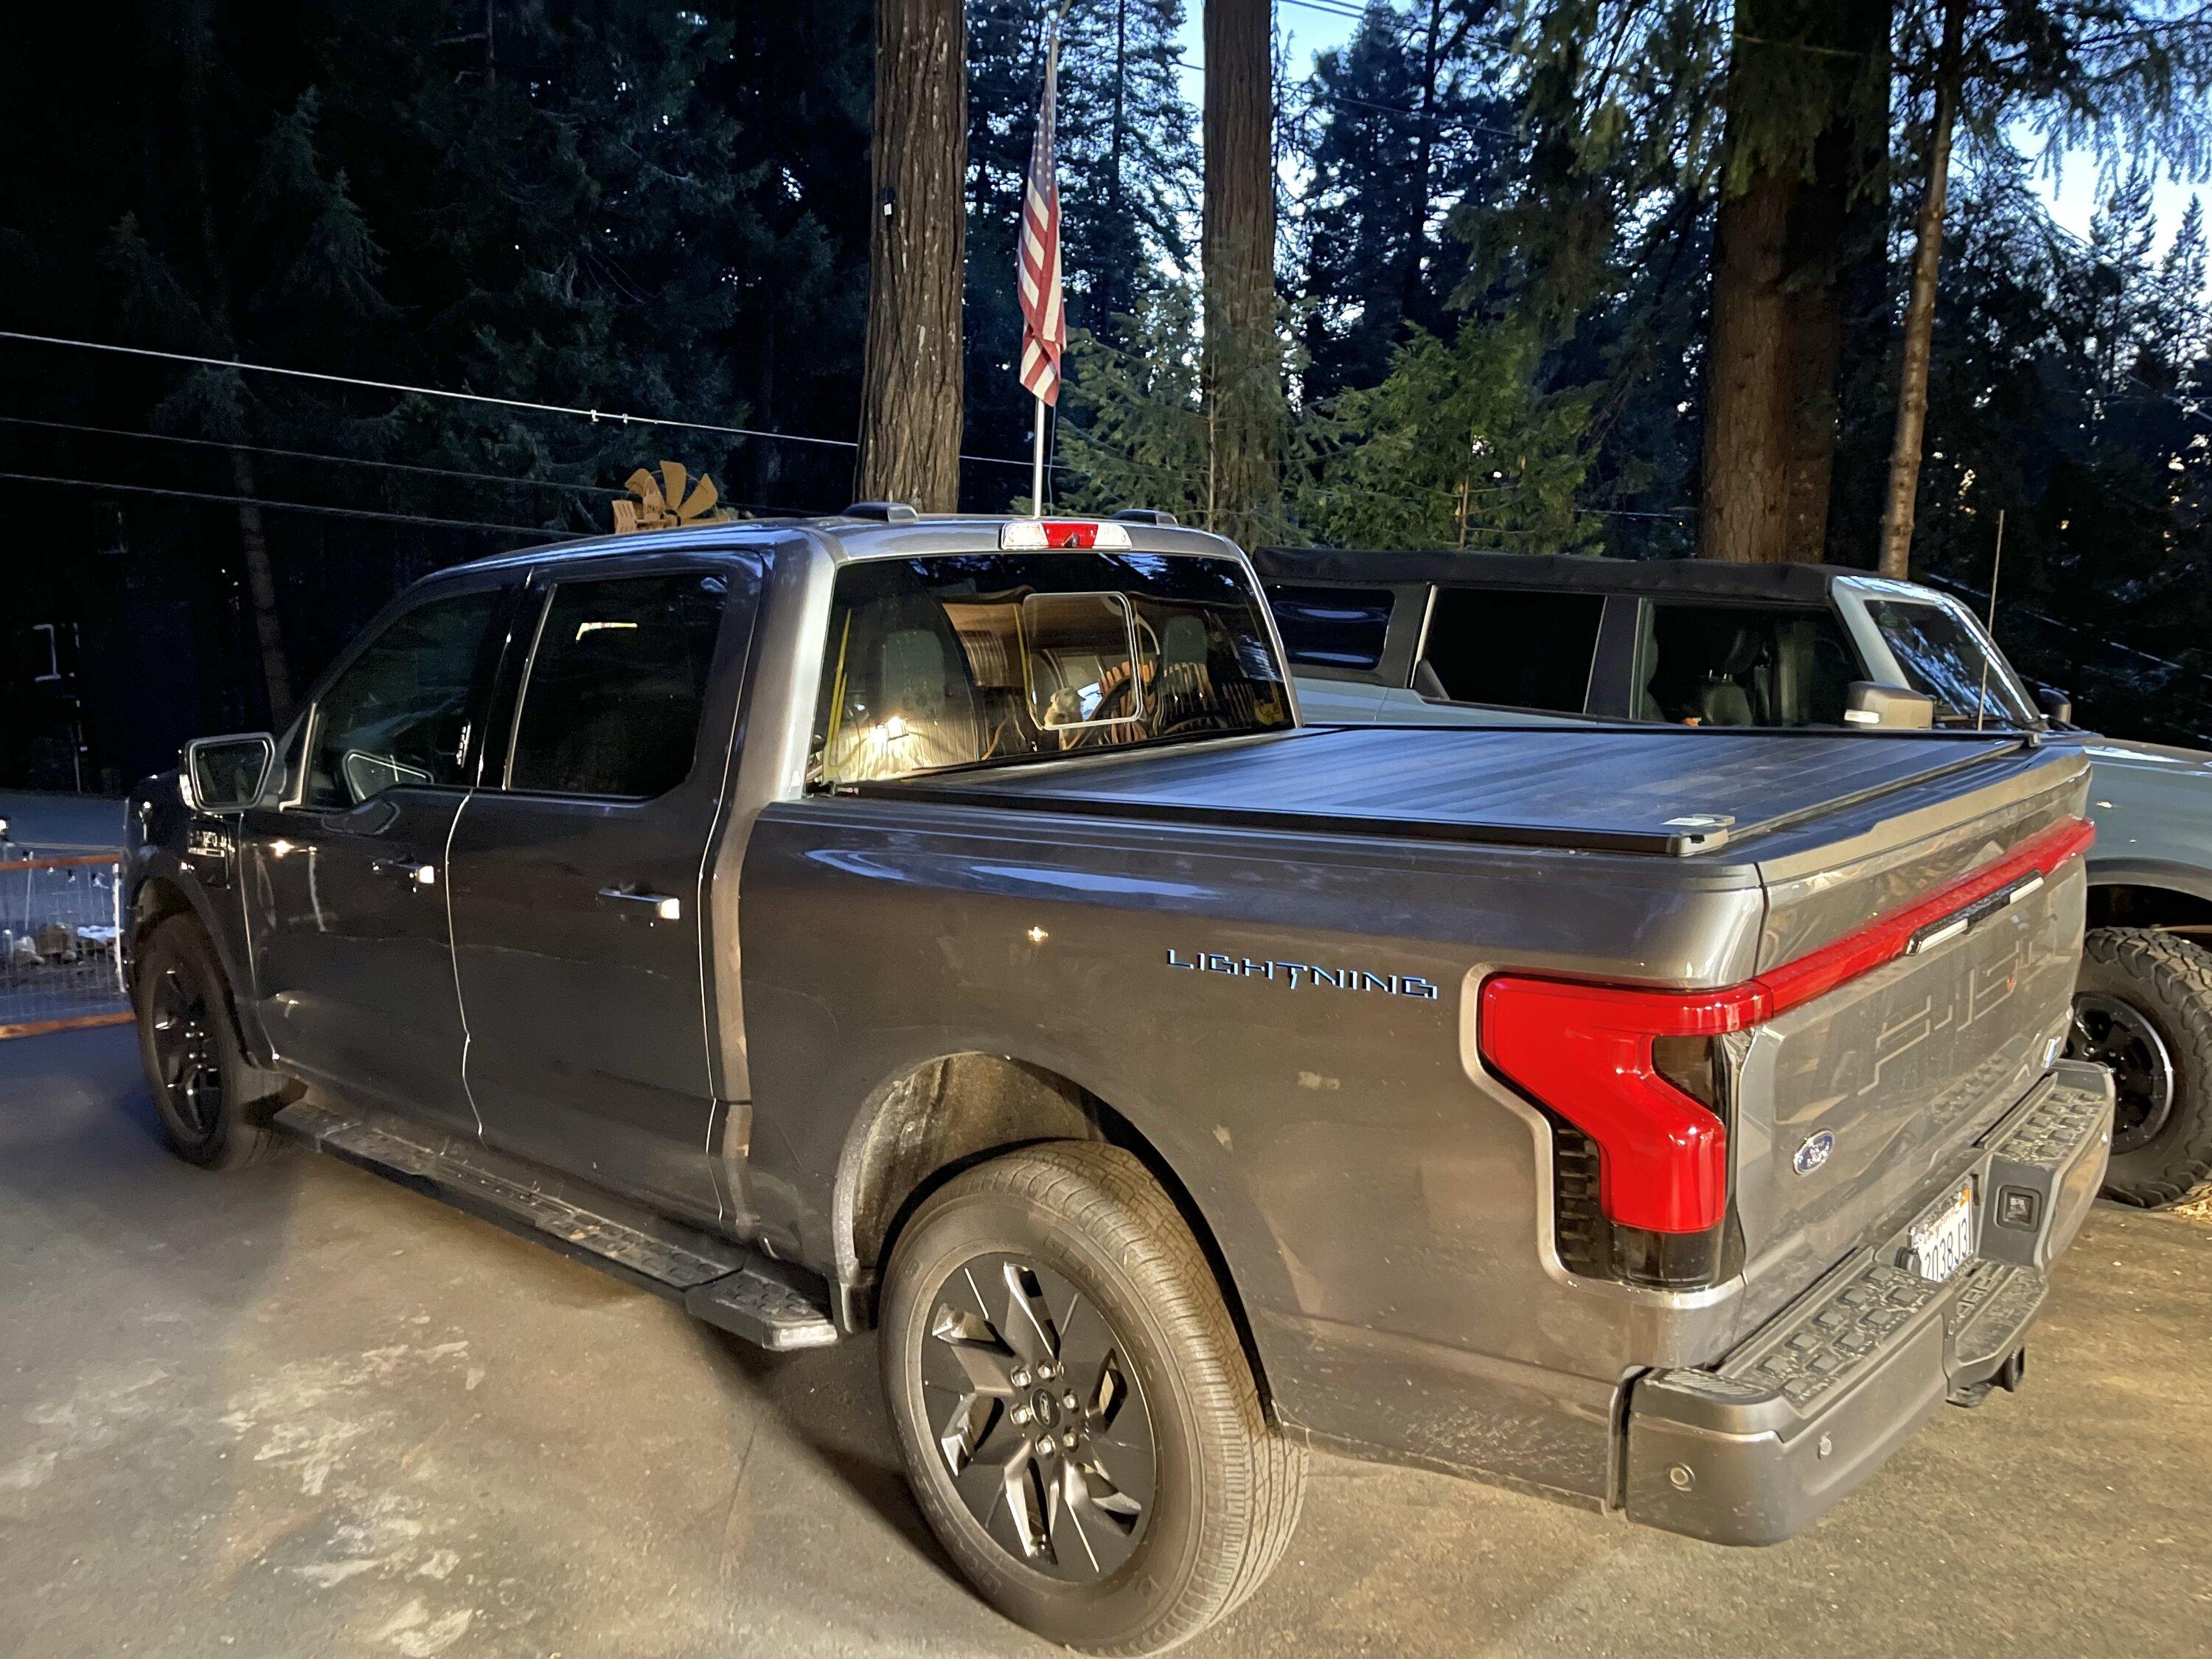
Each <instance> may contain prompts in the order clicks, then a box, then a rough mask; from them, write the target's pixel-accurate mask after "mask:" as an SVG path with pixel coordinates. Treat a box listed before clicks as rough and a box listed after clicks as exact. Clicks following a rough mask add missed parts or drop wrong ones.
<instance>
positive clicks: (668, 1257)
mask: <svg viewBox="0 0 2212 1659" xmlns="http://www.w3.org/2000/svg"><path fill="white" fill-rule="evenodd" d="M270 1127H271V1128H273V1129H275V1130H276V1131H277V1132H278V1133H281V1134H284V1135H287V1136H289V1138H291V1139H294V1140H297V1141H301V1142H302V1143H304V1144H305V1145H307V1146H312V1147H313V1148H314V1149H315V1150H316V1151H317V1152H327V1153H329V1154H330V1155H331V1157H333V1158H342V1159H343V1160H344V1161H345V1162H346V1163H348V1164H354V1165H356V1167H357V1168H360V1169H363V1170H368V1172H369V1173H370V1174H371V1175H378V1176H383V1177H384V1178H385V1179H386V1180H387V1181H392V1182H398V1184H399V1185H401V1186H403V1187H408V1188H413V1189H414V1190H415V1191H416V1192H418V1193H427V1194H429V1196H431V1197H432V1198H435V1199H437V1200H441V1202H443V1203H447V1204H450V1205H452V1206H453V1207H454V1208H455V1209H458V1210H465V1211H467V1212H469V1213H470V1214H471V1215H474V1216H480V1217H482V1218H483V1219H485V1220H487V1221H490V1222H493V1223H495V1224H496V1225H499V1226H501V1227H504V1228H506V1229H507V1231H509V1232H513V1233H519V1234H520V1235H521V1236H523V1237H526V1238H534V1239H537V1240H538V1241H539V1242H540V1243H545V1244H549V1245H550V1246H551V1247H552V1248H553V1249H556V1250H559V1251H560V1252H561V1253H562V1255H569V1256H574V1258H575V1259H576V1260H578V1261H585V1262H588V1263H590V1264H591V1265H592V1267H599V1268H601V1269H603V1270H605V1272H607V1273H612V1274H614V1275H615V1277H617V1279H624V1280H627V1281H628V1282H629V1283H630V1284H633V1285H638V1286H640V1287H641V1288H642V1289H645V1290H648V1291H653V1292H655V1293H656V1294H658V1295H660V1296H665V1297H668V1298H669V1299H670V1300H671V1301H674V1302H679V1303H681V1304H683V1305H684V1311H685V1312H687V1313H689V1314H690V1315H691V1316H693V1317H695V1318H698V1319H703V1320H705V1321H706V1322H708V1324H710V1325H716V1326H719V1327H720V1328H722V1329H723V1330H726V1331H728V1332H730V1333H732V1334H734V1335H737V1336H741V1337H743V1338H744V1339H745V1340H747V1341H748V1342H752V1343H757V1345H758V1346H761V1347H763V1348H769V1349H772V1350H775V1351H776V1352H785V1351H787V1350H790V1349H793V1348H820V1347H826V1346H829V1344H830V1343H832V1342H835V1341H836V1340H837V1328H836V1325H835V1324H833V1323H832V1322H831V1321H830V1318H829V1310H828V1308H827V1307H826V1305H825V1304H824V1303H823V1298H822V1296H821V1294H820V1292H819V1291H816V1290H812V1289H811V1288H810V1287H809V1286H808V1285H807V1283H806V1281H805V1278H804V1277H803V1276H802V1275H800V1274H799V1273H797V1272H795V1271H793V1269H790V1268H788V1267H785V1266H784V1265H783V1264H782V1263H781V1262H777V1261H770V1260H769V1258H768V1257H766V1256H764V1255H761V1254H759V1253H758V1252H757V1251H755V1250H750V1249H746V1248H745V1247H744V1245H742V1244H737V1243H731V1242H730V1241H729V1240H727V1239H722V1238H715V1237H712V1236H710V1235H708V1234H706V1233H702V1232H697V1231H693V1230H692V1229H690V1228H689V1227H684V1226H681V1225H678V1224H676V1223H674V1222H671V1221H666V1220H664V1219H662V1218H659V1217H657V1216H653V1215H650V1214H647V1212H644V1211H641V1210H632V1209H630V1208H629V1206H625V1205H623V1204H622V1203H621V1202H620V1200H614V1199H610V1198H606V1197H605V1196H603V1195H601V1194H598V1193H595V1192H591V1191H589V1190H588V1189H584V1188H567V1187H565V1186H564V1185H562V1182H561V1181H560V1178H559V1177H558V1176H553V1175H551V1174H550V1173H549V1172H545V1171H541V1170H536V1169H534V1168H533V1167H532V1166H531V1165H528V1164H523V1163H522V1162H521V1161H520V1160H519V1159H515V1158H507V1157H505V1156H503V1155H501V1154H500V1153H498V1152H494V1151H492V1150H491V1149H490V1148H489V1147H486V1146H480V1145H478V1144H477V1143H476V1142H475V1141H472V1140H469V1139H464V1138H462V1137H459V1136H448V1135H444V1134H441V1133H440V1132H439V1131H437V1130H435V1129H432V1128H428V1127H424V1126H422V1125H418V1124H414V1123H408V1122H404V1121H400V1120H398V1119H392V1118H386V1117H383V1116H381V1115H370V1114H368V1113H364V1112H356V1111H353V1110H350V1109H346V1108H343V1107H338V1106H335V1105H332V1104H331V1103H329V1102H327V1101H323V1100H317V1099H312V1098H311V1099H308V1100H302V1101H298V1102H295V1103H293V1104H292V1105H289V1106H287V1107H286V1108H284V1109H283V1110H282V1111H280V1112H278V1113H277V1114H276V1116H274V1117H273V1118H271V1119H270Z"/></svg>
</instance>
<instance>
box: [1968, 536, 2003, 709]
mask: <svg viewBox="0 0 2212 1659" xmlns="http://www.w3.org/2000/svg"><path fill="white" fill-rule="evenodd" d="M2004 514H2005V510H2004V508H2002V507H1999V508H1998V509H1997V546H1996V552H1994V553H1992V554H1990V619H1989V621H1988V623H1986V624H1984V625H1985V626H1986V627H1987V628H1988V629H1989V631H1990V644H1991V645H1995V644H1996V642H1997V573H1998V572H1999V571H2001V570H2002V569H2003V568H2004ZM1989 708H1990V653H1988V652H1986V651H1984V652H1983V653H1982V689H1981V690H1978V691H1977V692H1976V693H1975V694H1974V730H1975V731H1977V732H1978V731H1980V730H1981V729H1982V717H1983V716H1984V714H1988V713H1989Z"/></svg>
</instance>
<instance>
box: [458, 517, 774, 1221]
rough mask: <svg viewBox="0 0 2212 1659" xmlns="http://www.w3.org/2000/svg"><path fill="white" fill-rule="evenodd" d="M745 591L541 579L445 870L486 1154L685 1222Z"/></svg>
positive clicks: (697, 1181) (721, 572) (594, 571)
mask: <svg viewBox="0 0 2212 1659" xmlns="http://www.w3.org/2000/svg"><path fill="white" fill-rule="evenodd" d="M759 580H760V568H759V565H758V563H757V561H754V560H750V559H745V558H740V557H737V556H707V557H702V556H696V555H693V556H652V555H644V556H641V555H638V554H630V555H629V556H625V557H624V558H623V559H621V560H620V561H601V562H592V563H590V564H572V565H566V566H562V567H560V568H555V569H553V570H550V571H548V572H546V573H544V576H543V577H542V578H541V580H540V581H539V583H538V586H537V587H536V588H535V589H534V590H533V591H534V592H535V595H536V600H537V610H536V613H535V617H534V634H533V635H532V641H531V644H530V647H529V650H528V652H527V654H526V656H525V657H524V658H523V659H522V661H523V668H522V678H521V684H520V686H519V688H518V690H517V693H516V696H515V700H514V704H513V707H514V714H513V723H512V726H511V736H510V737H509V738H508V740H507V744H506V745H505V753H504V755H503V757H502V761H501V765H500V767H499V769H498V770H499V776H498V778H497V780H496V782H495V780H494V779H493V778H492V777H490V776H489V775H488V776H487V777H486V779H485V787H483V789H482V790H481V791H479V792H478V793H477V795H476V796H475V797H474V798H473V799H471V802H470V805H469V808H468V811H466V812H465V813H464V814H463V815H462V817H461V820H460V823H459V827H458V828H457V829H456V830H455V833H454V837H453V854H452V867H453V889H452V896H453V960H454V971H455V973H456V975H457V976H458V978H459V983H460V992H461V1003H462V1006H463V1008H464V1010H465V1012H466V1015H467V1019H468V1033H469V1045H468V1065H467V1075H468V1083H469V1090H470V1094H471V1098H472V1099H473V1100H474V1102H475V1103H476V1108H477V1111H478V1112H479V1113H480V1114H481V1115H482V1117H483V1126H484V1139H486V1140H487V1141H489V1142H490V1143H491V1144H492V1145H494V1146H500V1147H502V1148H504V1149H506V1150H508V1151H511V1152H519V1153H521V1154H523V1155H525V1156H526V1157H530V1158H537V1159H539V1160H541V1161H542V1162H544V1163H548V1164H554V1165H556V1166H558V1167H560V1168H562V1169H566V1170H572V1171H574V1172H575V1173H577V1174H579V1175H582V1176H586V1177H587V1178H589V1179H592V1180H594V1181H598V1182H604V1183H605V1184H607V1185H609V1186H611V1187H616V1188H622V1189H623V1190H626V1191H629V1192H630V1193H633V1194H638V1195H640V1196H642V1197H647V1198H649V1199H652V1200H654V1201H655V1202H657V1203H659V1204H661V1205H663V1206H666V1207H669V1208H671V1209H674V1210H677V1211H680V1212H688V1213H691V1214H695V1215H699V1216H703V1217H707V1218H712V1217H714V1216H715V1215H717V1214H718V1213H719V1202H718V1198H717V1188H716V1185H715V1182H714V1174H713V1170H712V1158H711V1156H710V1153H709V1139H710V1136H711V1135H712V1134H713V1133H714V1129H715V1125H716V1102H717V1092H716V1079H715V1076H714V1063H713V1060H712V1059H711V1057H710V1054H711V1045H710V1043H709V1040H708V1034H709V1030H710V1027H709V1024H708V1022H709V1020H710V1019H711V1018H713V1010H712V1009H711V1007H710V1006H709V998H710V987H711V984H712V981H711V979H710V977H709V976H708V975H706V974H705V972H704V963H703V954H702V953H703V951H705V950H706V949H708V948H710V945H711V941H710V940H709V939H708V937H707V935H706V933H705V931H704V927H703V924H704V922H705V920H706V915H705V912H706V905H705V897H706V893H705V881H706V861H707V857H708V848H709V847H710V845H711V843H712V842H713V839H714V832H715V829H716V825H717V822H718V819H719V817H720V811H721V803H722V800H723V796H724V788H725V784H726V779H727V775H728V772H729V768H730V765H731V759H732V744H733V742H734V739H735V732H736V725H737V714H738V687H739V682H740V681H741V679H742V678H743V676H744V663H745V657H746V653H747V650H748V648H749V647H750V641H751V635H752V623H753V613H754V610H755V607H756V605H757V597H758V592H759Z"/></svg>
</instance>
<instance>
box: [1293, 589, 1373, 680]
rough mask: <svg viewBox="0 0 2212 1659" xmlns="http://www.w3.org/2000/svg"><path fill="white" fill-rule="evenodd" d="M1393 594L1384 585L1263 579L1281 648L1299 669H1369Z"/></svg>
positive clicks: (1371, 665) (1371, 666)
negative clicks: (1327, 584) (1309, 583)
mask: <svg viewBox="0 0 2212 1659" xmlns="http://www.w3.org/2000/svg"><path fill="white" fill-rule="evenodd" d="M1394 599H1395V595H1394V594H1393V593H1392V592H1390V590H1389V588H1387V587H1306V586H1297V585H1295V584H1293V583H1290V582H1270V583H1268V584H1267V604H1268V606H1269V608H1271V609H1272V610H1273V611H1274V613H1275V626H1276V628H1277V629H1279V630H1280V631H1281V633H1282V635H1283V652H1284V654H1285V655H1286V656H1288V657H1289V658H1290V659H1291V661H1292V662H1293V663H1295V664H1297V665H1298V666H1299V667H1301V668H1351V669H1369V668H1373V667H1376V665H1379V664H1380V663H1381V662H1382V660H1383V639H1384V637H1385V636H1386V635H1388V634H1389V631H1390V608H1391V605H1392V603H1393V601H1394Z"/></svg>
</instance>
